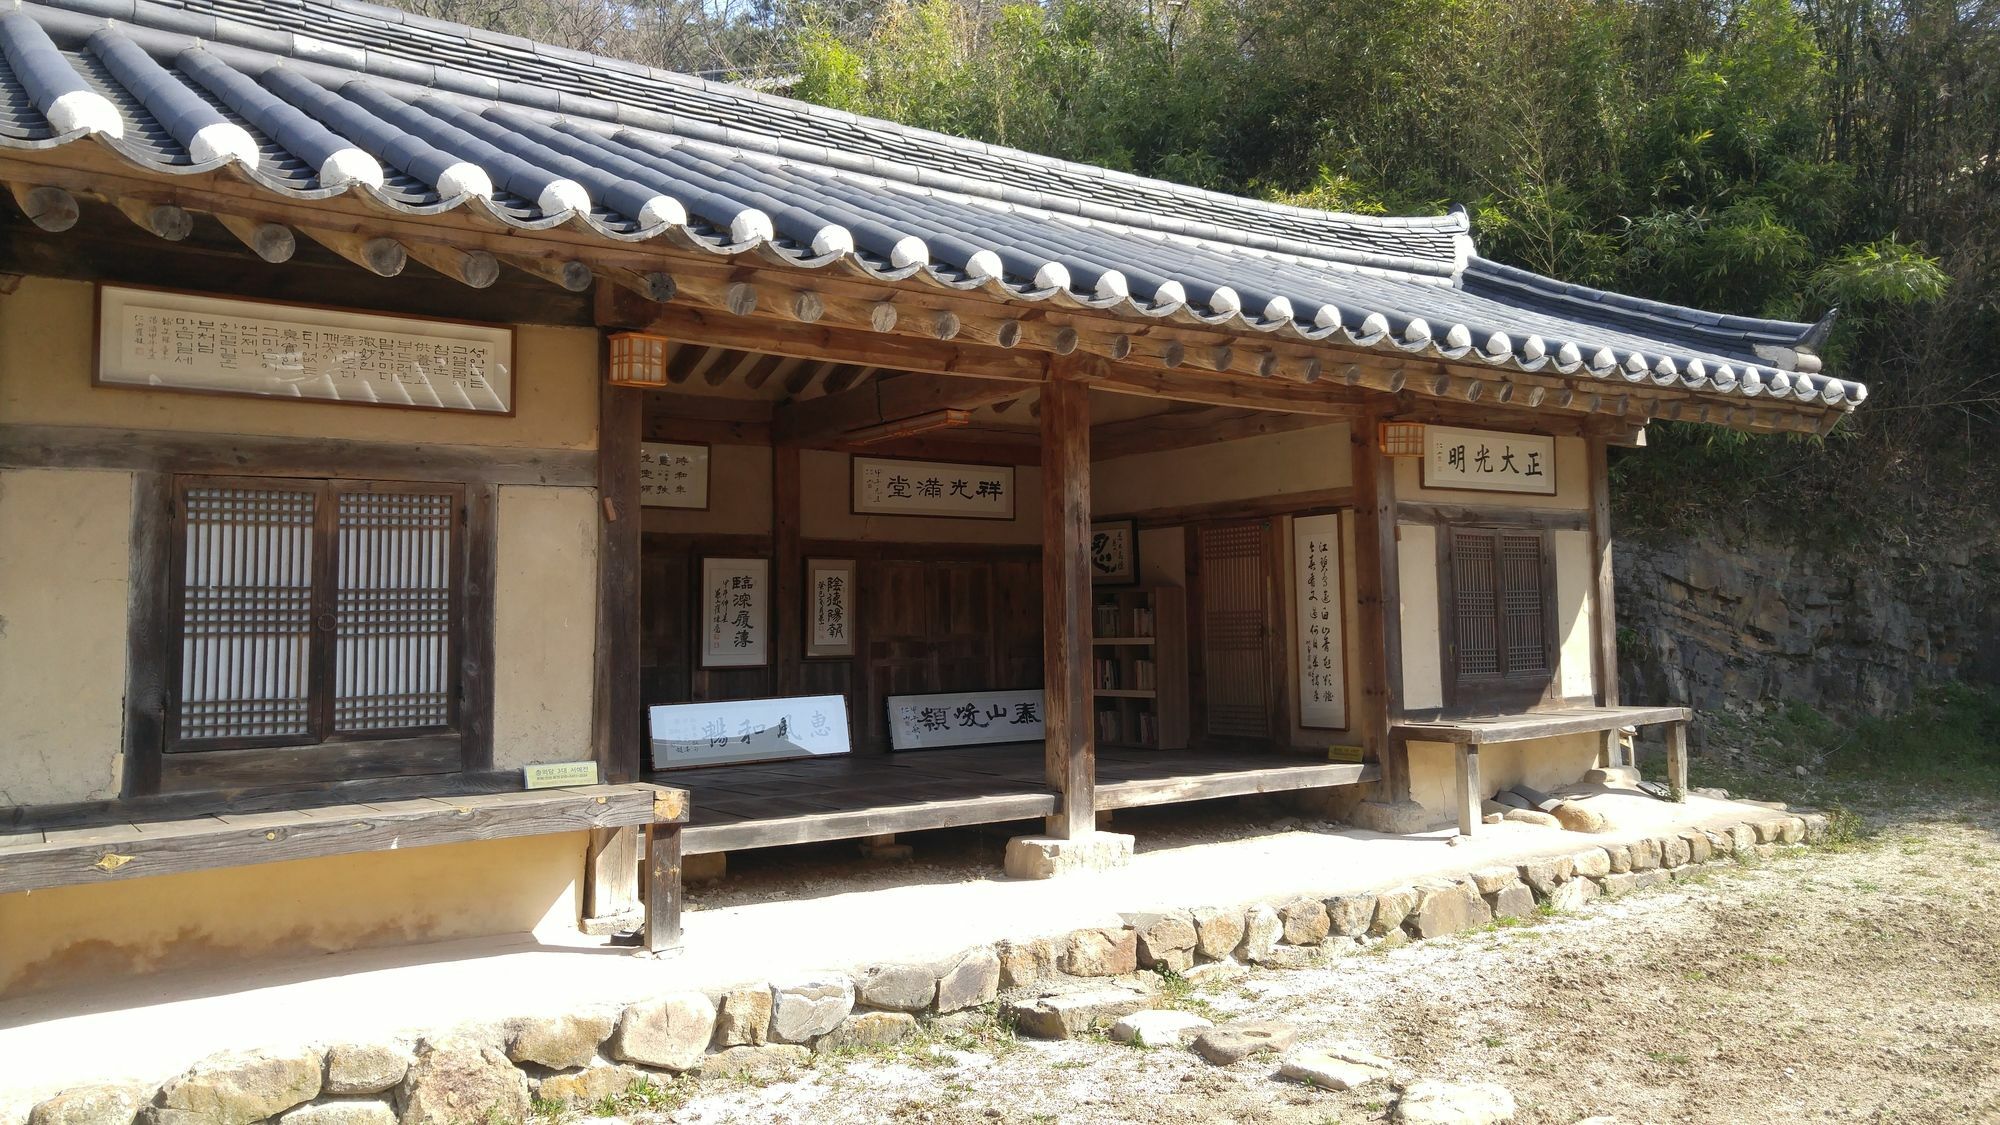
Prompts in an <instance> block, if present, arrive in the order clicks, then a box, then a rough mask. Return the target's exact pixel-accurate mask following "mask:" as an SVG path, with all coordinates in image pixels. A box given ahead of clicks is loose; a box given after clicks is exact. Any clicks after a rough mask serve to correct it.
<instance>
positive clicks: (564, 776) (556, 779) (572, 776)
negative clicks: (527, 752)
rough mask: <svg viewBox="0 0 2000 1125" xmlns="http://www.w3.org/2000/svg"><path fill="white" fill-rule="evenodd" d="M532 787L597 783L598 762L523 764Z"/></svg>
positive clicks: (552, 787)
mask: <svg viewBox="0 0 2000 1125" xmlns="http://www.w3.org/2000/svg"><path fill="white" fill-rule="evenodd" d="M521 772H522V773H523V774H525V775H526V777H527V783H528V788H530V789H561V788H564V787H566V786H570V785H595V784H597V763H596V762H539V763H537V764H535V765H532V766H523V767H522V768H521Z"/></svg>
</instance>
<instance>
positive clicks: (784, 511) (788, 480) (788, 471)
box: [771, 442, 806, 695]
mask: <svg viewBox="0 0 2000 1125" xmlns="http://www.w3.org/2000/svg"><path fill="white" fill-rule="evenodd" d="M799 487H800V486H799V447H798V446H796V445H792V444H789V443H783V442H781V443H779V444H777V445H774V446H772V447H771V556H772V557H771V575H772V582H771V596H772V597H773V598H775V599H777V625H778V627H777V629H776V630H774V635H773V638H772V644H773V645H774V647H773V648H772V650H771V663H772V667H773V668H775V669H776V671H777V685H776V686H777V693H778V694H779V695H797V694H798V693H799V681H800V679H801V673H802V671H803V669H801V668H800V666H799V664H800V661H803V660H804V659H805V654H806V645H805V632H804V630H805V585H804V578H805V565H806V564H805V560H804V559H803V558H801V557H799V556H800V550H801V548H800V546H799Z"/></svg>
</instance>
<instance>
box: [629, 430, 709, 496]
mask: <svg viewBox="0 0 2000 1125" xmlns="http://www.w3.org/2000/svg"><path fill="white" fill-rule="evenodd" d="M639 504H640V506H641V507H646V508H693V509H695V510H697V511H707V510H708V446H706V445H704V444H701V443H698V442H678V441H647V442H641V443H639Z"/></svg>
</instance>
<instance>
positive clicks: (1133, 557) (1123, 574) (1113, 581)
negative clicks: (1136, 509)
mask: <svg viewBox="0 0 2000 1125" xmlns="http://www.w3.org/2000/svg"><path fill="white" fill-rule="evenodd" d="M1090 580H1091V582H1093V583H1095V584H1097V585H1100V586H1119V585H1129V584H1130V583H1133V582H1137V581H1138V580H1139V525H1138V524H1136V523H1134V522H1132V521H1131V520H1108V521H1106V522H1104V523H1094V524H1091V525H1090Z"/></svg>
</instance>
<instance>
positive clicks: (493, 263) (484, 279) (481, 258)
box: [403, 242, 500, 289]
mask: <svg viewBox="0 0 2000 1125" xmlns="http://www.w3.org/2000/svg"><path fill="white" fill-rule="evenodd" d="M403 249H404V251H405V252H406V253H408V254H409V256H410V257H412V258H415V259H416V260H417V261H419V262H422V263H423V264H425V265H427V266H429V267H430V268H432V269H434V270H436V271H437V272H439V273H441V274H443V275H444V276H446V277H448V278H451V279H452V280H453V281H456V282H458V283H459V284H461V285H470V286H471V287H473V288H474V289H486V288H489V287H491V286H492V284H493V283H494V282H496V281H498V280H500V259H498V258H496V257H494V256H493V255H492V254H489V253H487V252H486V251H484V250H460V249H458V248H457V247H455V246H446V245H443V244H441V243H436V242H406V243H404V244H403Z"/></svg>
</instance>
